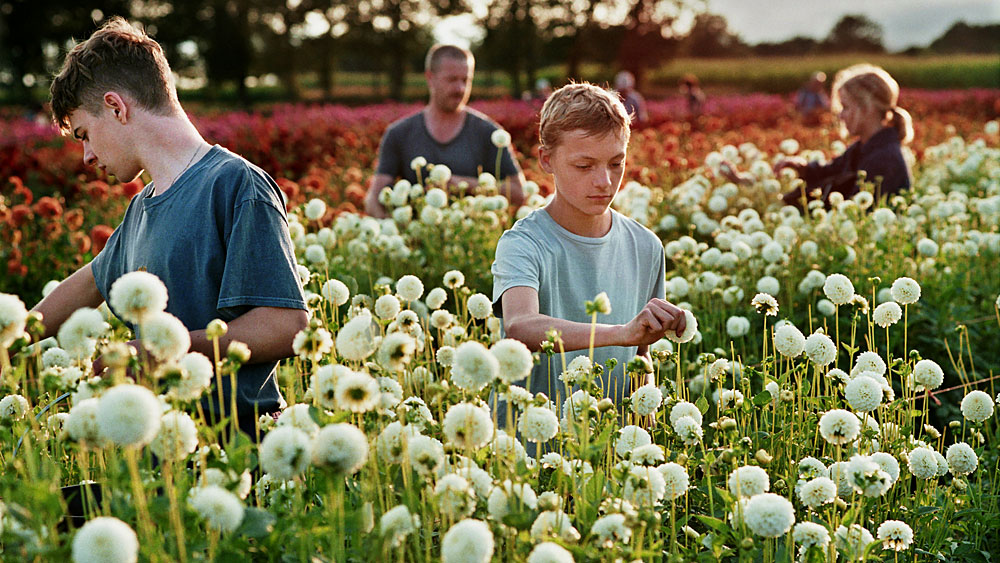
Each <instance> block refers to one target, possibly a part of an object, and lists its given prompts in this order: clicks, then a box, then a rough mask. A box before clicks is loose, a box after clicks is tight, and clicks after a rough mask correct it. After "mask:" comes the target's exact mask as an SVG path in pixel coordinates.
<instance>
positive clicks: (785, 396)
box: [778, 389, 795, 403]
mask: <svg viewBox="0 0 1000 563" xmlns="http://www.w3.org/2000/svg"><path fill="white" fill-rule="evenodd" d="M778 398H779V399H781V400H782V401H783V402H785V403H790V402H792V401H794V400H795V393H792V392H791V391H790V390H788V389H782V390H781V393H778Z"/></svg>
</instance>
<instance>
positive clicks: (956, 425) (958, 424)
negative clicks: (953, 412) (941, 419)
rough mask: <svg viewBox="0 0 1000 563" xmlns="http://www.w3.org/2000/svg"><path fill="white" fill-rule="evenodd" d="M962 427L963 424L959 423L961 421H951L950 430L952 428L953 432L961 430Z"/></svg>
mask: <svg viewBox="0 0 1000 563" xmlns="http://www.w3.org/2000/svg"><path fill="white" fill-rule="evenodd" d="M961 427H962V423H961V422H959V421H957V420H953V421H951V422H949V423H948V428H951V429H952V430H954V429H956V428H961Z"/></svg>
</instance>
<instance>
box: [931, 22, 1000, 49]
mask: <svg viewBox="0 0 1000 563" xmlns="http://www.w3.org/2000/svg"><path fill="white" fill-rule="evenodd" d="M928 49H930V50H931V51H934V52H936V53H984V54H989V53H993V54H997V53H1000V24H989V25H969V24H967V23H965V22H957V23H955V24H954V25H952V26H951V27H949V28H948V31H945V32H944V34H943V35H941V37H938V38H937V39H935V40H934V41H933V42H932V43H931V44H930V46H929V47H928Z"/></svg>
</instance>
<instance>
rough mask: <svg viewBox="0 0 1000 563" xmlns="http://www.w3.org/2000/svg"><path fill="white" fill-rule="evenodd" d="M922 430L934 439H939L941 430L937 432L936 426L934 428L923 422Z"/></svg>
mask: <svg viewBox="0 0 1000 563" xmlns="http://www.w3.org/2000/svg"><path fill="white" fill-rule="evenodd" d="M924 432H926V433H927V435H928V436H930V437H931V438H932V439H934V440H937V439H939V438H940V437H941V432H939V431H938V429H937V428H934V427H933V426H931V425H930V424H925V425H924Z"/></svg>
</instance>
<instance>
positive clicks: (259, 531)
mask: <svg viewBox="0 0 1000 563" xmlns="http://www.w3.org/2000/svg"><path fill="white" fill-rule="evenodd" d="M276 520H277V518H276V517H275V516H274V514H271V513H270V512H268V511H266V510H261V509H259V508H254V507H250V508H247V509H246V510H245V511H244V512H243V523H242V524H240V528H239V530H237V533H238V534H239V535H243V536H247V537H250V538H262V537H264V536H266V535H268V534H270V533H271V530H273V529H274V522H275V521H276Z"/></svg>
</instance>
